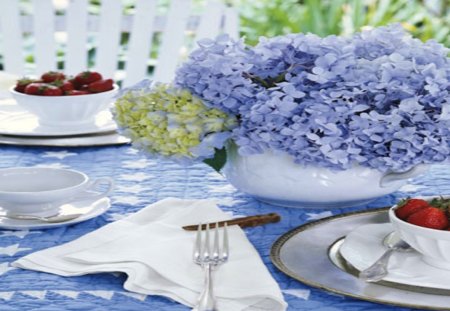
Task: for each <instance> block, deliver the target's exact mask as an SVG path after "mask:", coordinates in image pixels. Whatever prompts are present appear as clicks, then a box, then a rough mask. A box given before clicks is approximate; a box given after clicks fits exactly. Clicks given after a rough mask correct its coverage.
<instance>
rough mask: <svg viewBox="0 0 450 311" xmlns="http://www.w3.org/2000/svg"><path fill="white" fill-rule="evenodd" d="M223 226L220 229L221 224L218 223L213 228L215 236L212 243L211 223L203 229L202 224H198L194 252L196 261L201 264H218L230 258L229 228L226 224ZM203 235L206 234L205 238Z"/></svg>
mask: <svg viewBox="0 0 450 311" xmlns="http://www.w3.org/2000/svg"><path fill="white" fill-rule="evenodd" d="M221 228H222V230H220V229H219V226H218V225H217V224H216V226H215V228H214V229H213V230H214V238H213V244H212V245H211V239H210V235H211V229H210V228H209V224H207V225H206V230H202V224H199V225H198V229H197V236H196V238H195V245H194V254H193V259H194V262H195V263H197V264H199V265H204V264H212V265H214V266H216V265H219V264H221V263H224V262H226V261H227V260H228V257H229V243H228V228H227V225H226V224H225V225H224V226H223V227H221ZM202 231H204V232H205V233H204V234H202ZM219 231H222V243H221V244H220V243H219V240H220V237H219V236H220V232H219ZM202 235H204V237H203V238H202Z"/></svg>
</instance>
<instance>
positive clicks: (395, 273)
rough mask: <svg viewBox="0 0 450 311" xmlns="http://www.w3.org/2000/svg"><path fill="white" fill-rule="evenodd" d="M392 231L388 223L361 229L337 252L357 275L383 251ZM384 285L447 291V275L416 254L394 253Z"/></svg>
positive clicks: (449, 286) (449, 282)
mask: <svg viewBox="0 0 450 311" xmlns="http://www.w3.org/2000/svg"><path fill="white" fill-rule="evenodd" d="M393 230H394V229H393V227H392V225H391V224H390V223H384V224H369V225H363V226H361V227H358V228H356V229H355V230H353V231H352V232H350V233H349V234H348V235H347V236H346V237H345V240H344V243H343V245H342V247H341V248H340V253H341V255H342V256H343V257H344V258H345V259H346V260H347V261H348V262H349V263H350V264H352V265H353V266H354V267H355V268H356V269H358V270H359V271H361V270H364V269H366V268H368V267H369V266H371V265H372V263H374V262H375V261H376V260H377V259H378V258H379V257H380V256H381V255H382V254H383V252H384V251H386V248H385V247H384V246H383V245H382V241H383V238H384V237H385V236H386V235H387V234H388V233H389V232H392V231H393ZM388 269H389V273H388V275H387V276H386V277H385V278H383V280H384V281H389V282H394V283H398V284H406V285H412V286H417V287H428V288H437V289H450V271H449V270H442V269H438V268H435V267H433V266H430V265H428V264H426V263H425V262H424V261H423V260H422V255H421V254H420V253H418V252H416V251H412V252H403V253H402V252H394V253H393V255H392V256H391V259H390V260H389V266H388Z"/></svg>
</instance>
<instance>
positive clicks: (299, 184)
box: [223, 147, 428, 208]
mask: <svg viewBox="0 0 450 311" xmlns="http://www.w3.org/2000/svg"><path fill="white" fill-rule="evenodd" d="M227 156H228V157H227V163H226V165H225V167H224V168H223V173H224V175H225V176H226V178H227V179H228V181H229V182H230V183H231V184H232V185H233V186H234V187H236V188H237V189H239V190H240V191H242V192H245V193H247V194H250V195H251V196H253V197H255V198H256V199H258V200H260V201H263V202H267V203H270V204H273V205H279V206H286V207H305V208H340V207H349V206H355V205H361V204H364V203H367V202H370V201H372V200H375V199H376V198H378V197H381V196H383V195H386V194H389V193H392V192H395V191H396V190H397V189H399V188H400V187H401V186H403V185H405V184H406V182H407V180H408V178H412V177H415V176H417V175H419V174H422V173H424V172H425V171H426V170H427V169H428V166H427V165H419V166H416V167H414V168H412V169H411V170H409V171H407V172H404V173H382V172H380V171H378V170H375V169H370V168H367V167H362V166H355V167H353V168H352V169H348V170H343V171H332V170H330V169H326V168H321V167H304V166H301V165H298V164H296V163H294V161H293V160H292V158H291V157H290V156H289V155H287V154H278V153H277V154H275V153H273V152H271V151H266V152H265V153H263V154H256V155H251V156H241V155H239V154H238V152H237V150H236V148H234V147H231V148H228V154H227Z"/></svg>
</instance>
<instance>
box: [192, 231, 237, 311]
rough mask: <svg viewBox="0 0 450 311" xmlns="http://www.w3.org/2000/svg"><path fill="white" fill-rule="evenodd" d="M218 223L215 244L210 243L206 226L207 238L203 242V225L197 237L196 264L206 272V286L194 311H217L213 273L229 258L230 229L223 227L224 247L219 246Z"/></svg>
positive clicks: (194, 257)
mask: <svg viewBox="0 0 450 311" xmlns="http://www.w3.org/2000/svg"><path fill="white" fill-rule="evenodd" d="M218 227H219V226H218V224H217V223H216V226H215V229H214V243H213V245H212V250H211V243H210V235H211V233H210V228H209V224H207V225H206V230H205V234H204V235H205V237H204V241H203V242H202V225H201V224H199V225H198V229H197V236H196V239H195V245H194V254H193V259H194V262H195V263H196V264H198V265H200V266H201V267H202V268H203V269H204V270H205V285H204V289H203V292H202V293H201V295H200V296H199V298H198V301H197V304H196V305H195V307H194V309H192V310H193V311H217V309H216V298H215V297H214V293H213V280H212V271H213V269H216V268H217V267H218V266H219V265H221V264H223V263H225V262H226V261H227V260H228V257H229V252H230V248H229V244H228V229H227V225H226V223H225V225H224V226H223V236H222V246H220V245H219V229H218Z"/></svg>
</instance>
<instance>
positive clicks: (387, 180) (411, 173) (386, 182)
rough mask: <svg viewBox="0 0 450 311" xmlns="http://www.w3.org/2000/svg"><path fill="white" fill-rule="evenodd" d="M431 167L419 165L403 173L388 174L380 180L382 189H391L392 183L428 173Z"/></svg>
mask: <svg viewBox="0 0 450 311" xmlns="http://www.w3.org/2000/svg"><path fill="white" fill-rule="evenodd" d="M428 169H429V166H428V165H424V164H419V165H417V166H414V167H413V168H411V169H409V170H407V171H406V172H403V173H386V174H385V175H384V176H383V177H382V178H381V180H380V187H381V188H385V187H389V186H390V184H391V183H392V182H395V181H400V180H404V179H408V178H413V177H416V176H418V175H420V174H423V173H425V172H426V171H428Z"/></svg>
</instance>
